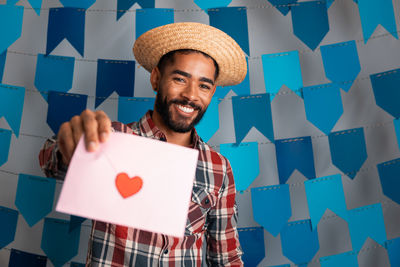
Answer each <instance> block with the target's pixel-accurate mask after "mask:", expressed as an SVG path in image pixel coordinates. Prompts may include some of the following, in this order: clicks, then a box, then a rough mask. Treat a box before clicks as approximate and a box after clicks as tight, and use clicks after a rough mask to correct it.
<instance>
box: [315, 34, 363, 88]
mask: <svg viewBox="0 0 400 267" xmlns="http://www.w3.org/2000/svg"><path fill="white" fill-rule="evenodd" d="M321 56H322V61H323V63H324V69H325V75H326V77H327V78H328V79H330V80H331V81H332V82H334V83H337V84H338V85H339V87H341V88H342V89H343V90H344V91H346V92H348V91H349V90H350V88H351V86H352V85H353V81H354V79H356V77H357V75H358V74H359V73H360V70H361V66H360V60H359V57H358V52H357V45H356V42H355V41H349V42H343V43H337V44H331V45H323V46H321Z"/></svg>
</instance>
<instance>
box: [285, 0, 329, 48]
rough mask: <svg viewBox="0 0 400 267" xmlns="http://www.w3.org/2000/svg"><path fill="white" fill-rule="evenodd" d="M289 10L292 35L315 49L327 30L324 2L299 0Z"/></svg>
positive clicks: (326, 10)
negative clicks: (290, 12)
mask: <svg viewBox="0 0 400 267" xmlns="http://www.w3.org/2000/svg"><path fill="white" fill-rule="evenodd" d="M291 11H292V24H293V33H294V35H296V36H297V37H298V38H299V39H300V40H301V41H302V42H303V43H304V44H305V45H307V46H308V47H309V48H310V49H311V50H315V48H317V47H318V45H319V43H320V42H321V41H322V39H324V37H325V35H326V34H327V33H328V31H329V21H328V9H327V7H326V2H325V1H308V2H300V3H297V4H296V5H294V6H292V7H291Z"/></svg>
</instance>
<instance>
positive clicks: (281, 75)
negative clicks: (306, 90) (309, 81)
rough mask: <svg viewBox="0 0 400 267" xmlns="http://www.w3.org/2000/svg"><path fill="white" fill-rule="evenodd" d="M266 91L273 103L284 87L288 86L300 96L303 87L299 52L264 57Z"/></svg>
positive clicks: (262, 57)
mask: <svg viewBox="0 0 400 267" xmlns="http://www.w3.org/2000/svg"><path fill="white" fill-rule="evenodd" d="M261 59H262V65H263V72H264V82H265V89H266V91H267V93H270V94H271V101H272V100H273V99H274V97H275V95H276V94H277V93H278V92H279V90H280V89H281V87H282V86H283V85H286V86H287V87H288V88H290V89H291V90H292V91H293V92H296V93H297V94H298V95H299V96H300V95H301V94H300V88H301V87H303V79H302V76H301V68H300V60H299V52H298V51H297V50H296V51H289V52H283V53H276V54H268V55H262V56H261Z"/></svg>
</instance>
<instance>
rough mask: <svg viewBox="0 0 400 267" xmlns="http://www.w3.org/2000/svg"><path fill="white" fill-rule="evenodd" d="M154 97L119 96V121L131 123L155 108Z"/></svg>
mask: <svg viewBox="0 0 400 267" xmlns="http://www.w3.org/2000/svg"><path fill="white" fill-rule="evenodd" d="M154 101H155V98H154V97H123V96H120V97H119V98H118V121H120V122H122V123H125V124H127V123H131V122H134V121H139V119H140V118H141V117H142V116H143V115H144V114H145V113H146V112H147V111H148V110H149V109H153V108H154Z"/></svg>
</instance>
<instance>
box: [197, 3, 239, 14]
mask: <svg viewBox="0 0 400 267" xmlns="http://www.w3.org/2000/svg"><path fill="white" fill-rule="evenodd" d="M231 2H232V0H194V3H195V4H196V5H197V6H198V7H200V8H201V9H203V10H204V11H205V12H206V13H207V9H209V8H216V7H227V6H228V5H229V4H230V3H231Z"/></svg>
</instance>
